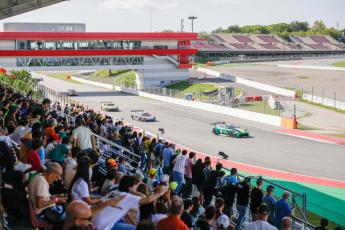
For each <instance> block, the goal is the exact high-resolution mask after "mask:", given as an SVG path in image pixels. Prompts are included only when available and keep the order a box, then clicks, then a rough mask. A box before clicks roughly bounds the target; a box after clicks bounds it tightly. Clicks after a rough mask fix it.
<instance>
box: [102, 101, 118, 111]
mask: <svg viewBox="0 0 345 230" xmlns="http://www.w3.org/2000/svg"><path fill="white" fill-rule="evenodd" d="M101 110H103V111H107V112H119V111H120V109H119V107H118V106H117V105H115V104H114V103H112V102H101Z"/></svg>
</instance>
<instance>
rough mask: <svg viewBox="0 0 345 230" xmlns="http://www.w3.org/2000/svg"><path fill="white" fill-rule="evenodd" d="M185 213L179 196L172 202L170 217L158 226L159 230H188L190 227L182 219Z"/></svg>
mask: <svg viewBox="0 0 345 230" xmlns="http://www.w3.org/2000/svg"><path fill="white" fill-rule="evenodd" d="M182 212H183V201H182V199H181V198H179V197H178V196H174V197H173V199H172V200H171V207H170V215H169V216H168V217H166V218H164V219H162V220H161V221H159V222H158V224H157V230H188V229H189V228H188V226H187V225H186V224H185V223H183V221H182V220H181V219H180V217H181V215H182Z"/></svg>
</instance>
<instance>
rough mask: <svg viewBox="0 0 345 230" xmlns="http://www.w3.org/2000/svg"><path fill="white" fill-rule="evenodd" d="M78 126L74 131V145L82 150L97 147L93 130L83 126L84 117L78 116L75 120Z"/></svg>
mask: <svg viewBox="0 0 345 230" xmlns="http://www.w3.org/2000/svg"><path fill="white" fill-rule="evenodd" d="M75 124H76V126H77V128H75V129H74V130H73V132H72V138H73V146H78V147H79V148H80V149H81V150H82V151H87V152H89V151H91V150H92V148H93V147H95V146H96V145H95V137H94V136H93V135H92V133H91V131H90V130H89V129H88V128H86V127H85V126H83V120H82V118H80V117H78V118H77V119H76V120H75Z"/></svg>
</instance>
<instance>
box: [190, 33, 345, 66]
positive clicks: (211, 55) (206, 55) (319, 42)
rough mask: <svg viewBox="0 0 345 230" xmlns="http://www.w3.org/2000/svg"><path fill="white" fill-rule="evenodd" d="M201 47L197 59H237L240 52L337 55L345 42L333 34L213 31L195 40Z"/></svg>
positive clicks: (286, 56)
mask: <svg viewBox="0 0 345 230" xmlns="http://www.w3.org/2000/svg"><path fill="white" fill-rule="evenodd" d="M192 46H193V47H194V48H196V49H198V50H199V53H198V55H197V56H196V60H197V61H198V60H199V61H201V60H205V59H206V60H211V61H214V60H220V59H231V58H235V59H237V58H238V56H240V55H246V56H249V57H253V58H260V57H265V58H268V59H270V60H275V59H296V58H301V57H303V56H313V55H325V56H327V55H336V54H343V53H344V52H345V45H343V44H341V43H339V42H338V41H336V40H335V39H334V38H332V37H331V36H328V35H327V36H326V35H311V36H293V35H292V36H290V41H287V40H285V39H283V38H281V37H279V36H278V35H273V34H228V33H215V34H211V35H210V36H209V38H208V39H207V40H205V41H197V42H193V43H192Z"/></svg>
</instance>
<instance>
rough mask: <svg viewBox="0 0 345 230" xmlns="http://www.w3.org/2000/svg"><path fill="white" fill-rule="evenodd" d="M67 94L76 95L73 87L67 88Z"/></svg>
mask: <svg viewBox="0 0 345 230" xmlns="http://www.w3.org/2000/svg"><path fill="white" fill-rule="evenodd" d="M67 96H78V94H77V92H76V91H75V89H68V90H67Z"/></svg>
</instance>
